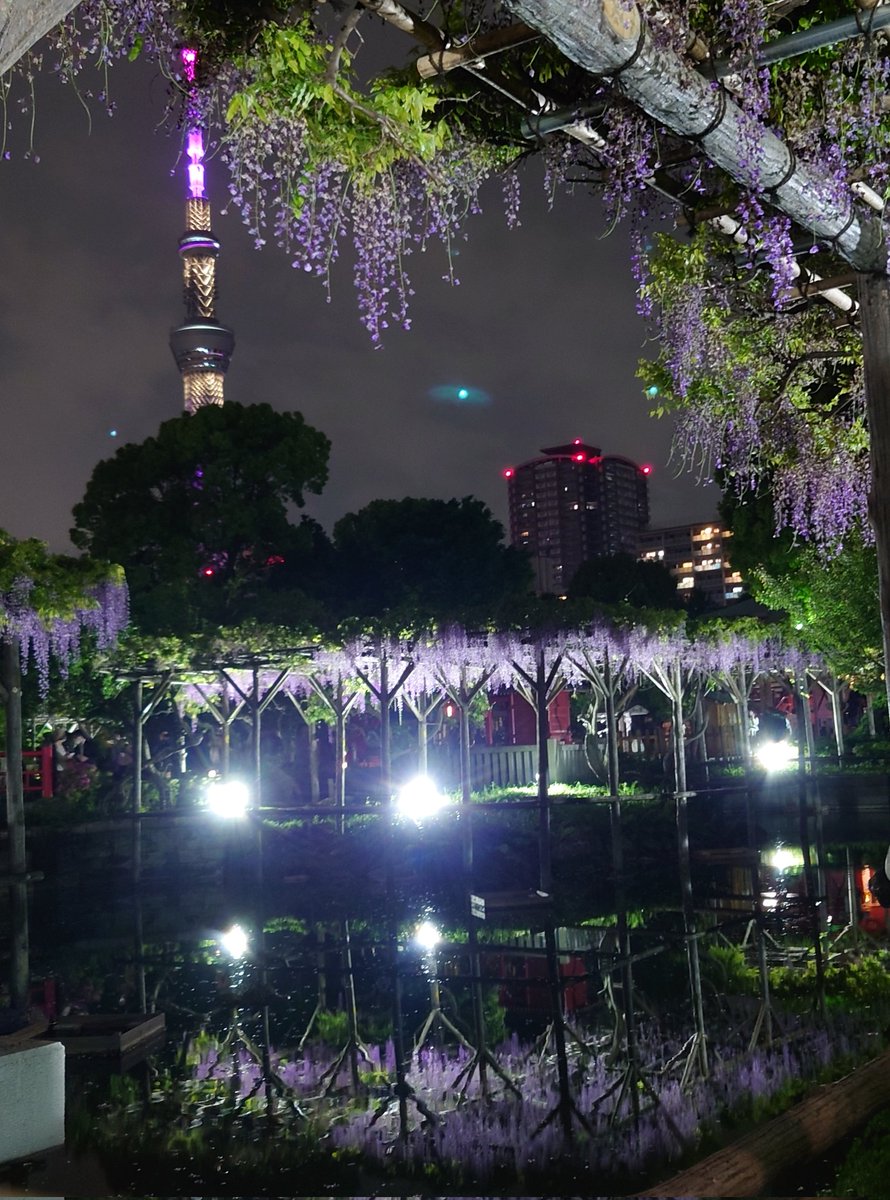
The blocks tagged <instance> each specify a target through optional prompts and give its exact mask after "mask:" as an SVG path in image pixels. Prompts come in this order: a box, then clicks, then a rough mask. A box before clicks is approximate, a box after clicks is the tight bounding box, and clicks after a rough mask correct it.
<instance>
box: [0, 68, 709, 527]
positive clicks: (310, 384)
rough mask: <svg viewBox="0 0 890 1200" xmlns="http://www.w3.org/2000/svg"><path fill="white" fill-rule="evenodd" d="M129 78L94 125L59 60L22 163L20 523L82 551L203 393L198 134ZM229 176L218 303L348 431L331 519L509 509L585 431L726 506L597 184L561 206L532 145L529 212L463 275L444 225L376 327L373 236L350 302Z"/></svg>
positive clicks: (487, 237)
mask: <svg viewBox="0 0 890 1200" xmlns="http://www.w3.org/2000/svg"><path fill="white" fill-rule="evenodd" d="M111 91H112V95H113V97H114V98H115V100H116V101H117V105H118V111H117V114H116V115H115V116H114V117H113V118H110V119H109V118H108V117H107V116H106V115H105V114H104V112H103V110H102V108H101V106H98V105H93V106H92V132H90V129H89V123H88V118H87V115H86V113H85V111H84V108H83V107H82V105H81V103H80V102H79V101H78V99H77V97H76V96H75V94H74V92H73V90H72V89H71V88H70V87H66V86H65V85H62V84H61V83H59V82H58V81H57V80H56V79H55V77H47V78H45V79H43V80H41V81H40V82H39V86H38V92H37V106H36V126H35V134H34V146H35V153H36V155H37V156H38V157H39V162H33V161H28V160H26V158H25V155H24V152H25V150H26V149H27V142H28V127H29V122H30V117H27V118H23V117H21V116H18V115H15V116H14V117H13V118H12V121H13V126H14V128H13V131H12V133H11V135H10V137H11V141H10V143H9V149H10V150H11V152H12V153H11V158H10V159H9V161H3V162H0V262H2V285H0V397H2V404H3V438H2V448H3V454H2V471H0V527H5V528H6V529H7V530H9V532H11V533H12V534H14V535H15V536H17V537H40V538H43V539H45V540H47V541H49V543H50V545H51V546H52V547H53V548H54V549H59V550H62V549H66V548H67V545H68V543H67V530H68V528H69V527H70V524H71V521H70V513H71V508H72V506H73V505H74V504H75V503H76V502H77V500H79V499H80V497H81V496H82V494H83V490H84V487H85V485H86V482H87V480H88V478H89V476H90V473H91V471H92V469H93V467H94V465H95V464H96V463H97V462H98V461H99V460H100V459H102V458H105V457H109V456H110V455H111V454H112V453H113V452H114V450H115V449H116V448H117V447H118V446H120V445H121V444H123V443H124V442H126V441H130V442H139V441H142V440H143V439H144V438H146V437H148V436H150V435H151V434H153V433H154V432H155V431H156V430H157V427H158V425H159V424H160V422H161V421H164V420H167V419H168V418H170V417H174V416H177V415H178V414H179V412H180V411H181V404H182V399H181V385H180V381H179V377H178V374H177V372H176V367H175V364H174V362H173V358H172V355H171V353H170V350H169V347H168V345H167V338H168V336H169V331H170V328H171V327H172V326H173V325H174V323H178V322H179V321H180V320H181V319H182V313H183V309H182V301H181V283H180V274H179V260H178V255H177V250H176V244H177V240H178V238H179V235H180V234H181V232H182V228H183V225H184V216H183V209H184V204H183V198H184V190H185V189H184V182H183V178H182V171H181V169H180V168H176V166H175V164H176V157H177V148H178V141H177V137H176V136H175V135H173V136H168V135H167V134H166V133H165V131H164V129H163V128H162V122H163V114H164V108H165V97H166V84H165V81H164V80H163V79H162V78H161V77H160V75H159V74H158V73H157V71H156V70H155V69H154V68H152V67H151V66H150V65H148V64H138V63H137V64H135V65H132V66H131V65H128V64H121V65H118V66H116V67H115V68H114V69H113V70H112V72H111ZM174 170H175V174H171V172H173V171H174ZM207 178H208V189H209V194H210V197H211V202H212V206H213V212H214V230H215V232H216V233H217V235H218V236H219V237H220V239H221V241H222V253H221V256H220V260H219V268H218V269H219V283H220V301H219V308H218V312H219V317H220V319H221V320H222V321H223V322H224V323H225V324H228V325H230V326H232V327H233V328H234V330H235V336H236V349H235V355H234V358H233V361H232V366H231V368H230V370H229V374H228V377H227V381H226V397H227V399H229V400H235V401H238V402H240V403H243V404H249V403H255V402H259V401H266V402H268V403H270V404H271V405H272V406H273V407H275V408H277V409H281V410H298V411H300V412H302V413H303V414H304V416H305V417H306V419H307V421H309V423H310V424H312V425H314V426H316V427H317V428H319V429H321V430H322V431H323V432H324V433H326V434H327V436H328V437H329V438H330V439H331V443H332V449H331V457H330V479H329V482H328V485H327V487H326V488H325V490H324V492H323V493H322V495H321V496H319V497H310V498H309V500H308V504H307V507H306V511H307V512H308V513H310V514H311V515H312V516H314V517H316V518H317V519H318V520H320V521H321V522H322V524H323V525H324V526H325V527H326V528H327V529H328V530H330V529H331V526H332V525H333V522H334V521H335V520H336V519H337V518H338V517H340V516H342V515H343V514H344V513H346V512H350V511H355V510H356V509H357V508H360V507H362V506H363V505H364V504H367V503H368V502H369V501H371V500H373V499H376V498H396V499H399V498H401V497H403V496H427V497H440V498H444V499H447V498H450V497H452V496H455V497H462V496H466V495H475V496H478V497H479V498H480V499H482V500H484V501H485V502H486V503H487V504H488V505H489V506H490V507H491V508H492V510H493V511H494V513H495V515H496V516H497V517H498V518H499V519H500V520H501V521H503V522H506V515H507V510H506V484H505V481H504V480H503V478H502V476H501V471H502V470H503V468H504V467H505V466H508V465H513V464H516V463H518V462H521V461H523V460H525V459H528V458H531V457H534V456H535V455H536V454H537V452H538V450H539V448H540V447H542V446H547V445H553V444H555V443H560V442H565V441H568V440H570V439H572V438H574V437H580V438H583V439H584V440H585V441H587V442H591V443H593V444H594V445H598V446H600V447H601V448H602V450H603V451H604V452H605V453H614V454H624V455H627V456H629V457H630V458H633V459H635V460H636V461H638V462H641V463H643V462H649V463H651V464H652V465H653V475H652V476H651V492H650V496H651V507H652V524H653V525H661V524H670V523H675V522H684V521H694V520H708V519H710V518H711V517H713V516H714V513H715V506H716V501H717V498H718V495H717V492H716V489H715V488H713V487H708V488H705V487H702V486H700V485H696V484H695V482H694V481H693V480H692V479H691V478H690V477H688V476H681V477H679V478H677V477H676V472H675V470H674V469H673V468H672V467H671V466H670V465H669V464H668V461H667V460H668V454H669V446H670V432H671V431H670V426H669V424H668V423H667V422H665V421H654V420H652V419H650V418H649V416H648V415H647V413H648V408H649V404H648V402H647V400H646V398H645V396H644V395H643V392H642V385H641V383H640V382H639V381H638V380H637V379H636V377H635V368H636V363H637V360H638V358H639V356H640V354H641V351H642V347H643V343H644V340H645V336H646V331H645V328H644V326H643V323H642V322H641V321H640V320H639V318H638V317H637V316H636V314H635V312H634V296H633V280H632V278H631V273H630V266H629V254H628V249H627V243H626V239H625V236H624V233H623V231H622V230H620V229H619V230H618V231H616V232H615V233H612V234H611V235H609V236H608V237H606V236H604V233H605V229H604V224H603V219H602V215H601V211H600V204H599V201H598V200H597V199H595V198H592V197H590V196H588V195H583V194H578V195H576V196H574V197H570V196H566V195H560V196H558V197H557V199H556V203H555V206H554V209H553V211H551V212H548V211H547V205H546V201H545V198H544V194H543V188H542V186H541V183H540V173H539V170H538V169H536V168H535V167H534V166H532V167H529V168H528V169H527V170H526V172H525V177H524V183H523V204H522V210H521V221H522V225H521V227H520V228H518V229H515V230H512V231H511V230H508V229H507V227H506V223H505V221H504V217H503V205H502V201H501V197H500V192H499V188H498V187H497V186H494V187H492V188H491V189H490V190H489V191H488V192H487V193H486V194H485V195H484V196H483V205H484V209H485V211H484V213H483V214H482V215H481V216H477V217H474V218H472V219H471V220H470V221H469V223H468V226H467V231H468V235H469V236H468V239H467V241H466V242H465V243H463V244H462V245H461V247H460V255H459V257H458V259H457V260H456V268H457V274H458V276H459V278H460V286H459V287H456V288H452V287H451V286H450V285H449V284H448V283H447V282H445V281H444V280H443V279H442V276H443V274H444V273H445V271H446V269H447V264H446V261H445V257H444V252H442V251H440V250H439V249H438V248H437V247H436V248H432V249H431V250H429V251H428V252H427V253H426V254H416V255H414V256H413V257H412V258H411V259H410V260H409V263H408V266H409V274H410V275H411V278H412V283H413V285H414V287H415V290H416V295H415V296H414V298H413V309H412V317H413V328H412V330H411V332H408V333H406V332H403V331H401V330H398V329H392V330H390V331H389V335H388V337H387V339H386V343H385V345H384V347H383V348H382V349H377V350H375V349H374V348H373V347H372V346H371V343H370V340H369V338H368V335H367V334H366V332H365V331H364V329H363V328H362V326H361V325H360V324H359V320H358V315H357V309H356V305H355V298H354V292H353V286H352V279H351V254H350V252H349V251H348V250H347V249H345V248H344V250H343V252H342V259H341V263H340V264H339V266H338V268H337V270H336V272H335V275H334V279H333V298H332V301H331V303H330V304H328V303H326V298H325V292H324V289H323V287H322V285H321V284H320V283H319V282H318V281H317V280H316V279H314V278H312V277H310V276H307V275H304V274H303V273H302V272H299V271H295V270H293V269H292V268H291V266H290V263H289V261H288V259H287V256H286V255H285V254H284V253H283V252H282V251H280V250H278V249H277V248H276V247H274V246H273V245H270V246H268V247H267V248H266V249H264V250H262V251H257V250H255V249H254V248H253V244H252V240H251V238H250V236H249V235H248V233H247V231H246V229H244V227H243V226H242V224H241V220H240V216H239V215H238V214H237V213H236V212H235V211H234V209H233V210H232V212H231V213H229V214H228V215H227V216H221V215H220V216H218V215H217V214H219V213H220V210H221V209H222V208H223V206H224V204H225V201H226V169H225V167H224V166H223V165H222V164H221V163H219V162H211V163H210V164H209V167H208V172H207ZM461 388H465V389H467V391H469V397H468V399H467V400H466V401H460V400H459V399H458V390H459V389H461ZM111 430H116V431H117V437H116V438H112V437H111V436H110V431H111Z"/></svg>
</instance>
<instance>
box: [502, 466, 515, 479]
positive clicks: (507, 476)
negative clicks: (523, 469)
mask: <svg viewBox="0 0 890 1200" xmlns="http://www.w3.org/2000/svg"><path fill="white" fill-rule="evenodd" d="M503 474H504V478H505V479H512V478H513V468H512V467H505V468H504V472H503Z"/></svg>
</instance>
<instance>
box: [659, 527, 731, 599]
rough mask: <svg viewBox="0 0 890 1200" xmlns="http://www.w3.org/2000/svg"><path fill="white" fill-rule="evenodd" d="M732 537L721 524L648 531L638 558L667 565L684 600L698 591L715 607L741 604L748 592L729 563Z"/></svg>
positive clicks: (729, 531) (728, 530)
mask: <svg viewBox="0 0 890 1200" xmlns="http://www.w3.org/2000/svg"><path fill="white" fill-rule="evenodd" d="M731 537H732V531H731V530H730V529H725V528H724V527H723V526H722V525H721V524H720V523H719V522H718V521H710V522H701V523H700V524H697V525H671V526H669V527H667V528H665V529H647V530H644V531H643V532H641V534H640V539H639V552H638V557H639V558H640V559H642V560H643V561H644V562H660V563H663V564H664V565H665V566H666V567H667V568H668V570H669V571H670V573H671V574H672V575H673V576H674V578H675V579H676V581H677V591H678V592H679V593H680V595H681V596H690V595H691V594H692V589H693V588H696V589H697V590H698V591H699V592H701V593H703V594H704V595H705V596H707V597H708V599H709V600H710V601H711V603H713V604H716V605H724V604H729V603H731V602H732V601H733V600H738V598H739V597H740V596H741V594H742V591H743V588H744V585H743V584H742V577H741V575H739V573H738V572H737V571H734V570H733V569H732V565H731V563H730V560H729V548H728V542H729V540H730V538H731Z"/></svg>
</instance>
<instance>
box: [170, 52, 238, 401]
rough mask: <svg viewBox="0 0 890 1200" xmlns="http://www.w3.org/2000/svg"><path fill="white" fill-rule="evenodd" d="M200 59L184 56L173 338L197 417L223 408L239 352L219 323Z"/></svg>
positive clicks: (186, 393)
mask: <svg viewBox="0 0 890 1200" xmlns="http://www.w3.org/2000/svg"><path fill="white" fill-rule="evenodd" d="M197 59H198V53H197V51H196V50H193V49H191V48H189V47H184V48H183V50H182V65H183V70H184V73H185V77H186V79H187V80H188V83H189V86H190V94H189V98H190V103H189V106H188V118H187V120H188V128H187V131H186V155H187V158H188V164H187V167H186V170H187V174H188V196H187V199H186V204H185V233H184V234H183V235H182V237H181V238H180V239H179V254H180V257H181V258H182V279H183V291H184V299H185V318H186V319H185V322H184V323H183V324H182V325H180V326H179V327H178V328H176V329H174V330H173V332H172V333H171V334H170V349H171V350H172V351H173V357H174V358H175V359H176V365H177V367H178V368H179V373H180V375H181V376H182V394H183V404H184V407H185V411H186V412H187V413H193V412H195V410H196V409H198V408H202V407H203V406H204V405H205V404H222V403H223V400H224V399H225V397H224V395H223V380H224V379H225V374H226V371H227V370H228V367H229V362H230V361H231V358H232V351H233V350H234V348H235V335H234V334H233V332H232V330H231V329H229V328H228V327H227V326H225V325H222V324H220V322H219V321H218V320H217V319H216V258H217V255H218V254H219V242H218V241H217V240H216V238H215V237H214V236H213V233H212V231H211V229H210V202H209V200H208V199H207V193H206V191H205V187H204V133H203V130H202V129H201V126H200V123H199V116H198V108H197V105H196V104H195V103H194V99H193V98H194V96H195V94H196V90H197V85H196V83H195V68H196V65H197Z"/></svg>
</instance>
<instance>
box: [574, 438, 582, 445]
mask: <svg viewBox="0 0 890 1200" xmlns="http://www.w3.org/2000/svg"><path fill="white" fill-rule="evenodd" d="M572 445H573V446H580V445H581V439H580V438H575V439H574V441H573V442H572Z"/></svg>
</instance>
